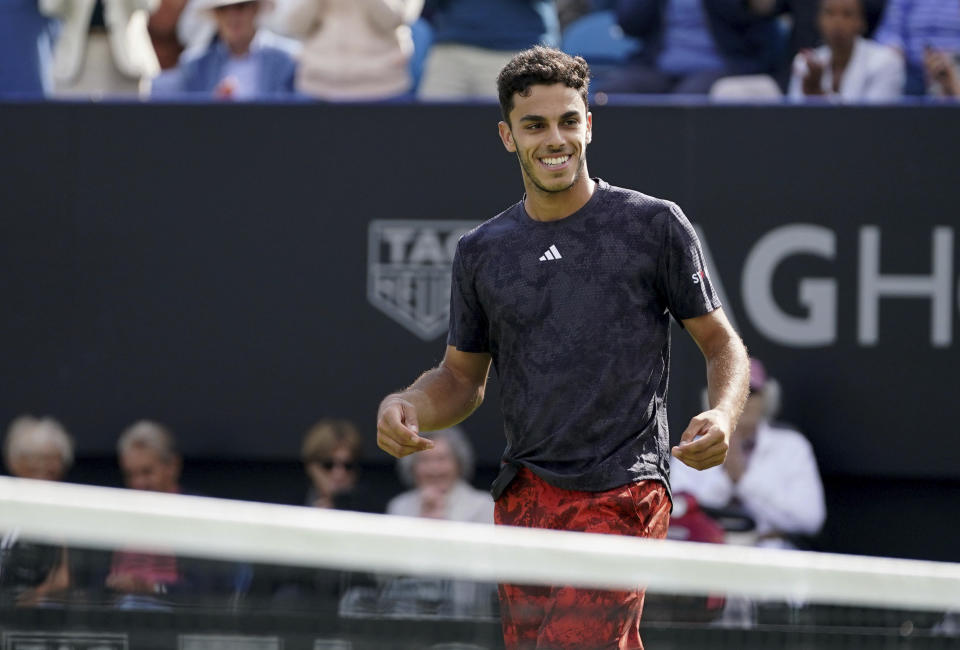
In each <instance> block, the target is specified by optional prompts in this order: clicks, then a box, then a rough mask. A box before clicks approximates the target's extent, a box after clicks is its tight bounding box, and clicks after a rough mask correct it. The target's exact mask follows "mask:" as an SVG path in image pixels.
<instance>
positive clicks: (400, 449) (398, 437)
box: [377, 345, 490, 458]
mask: <svg viewBox="0 0 960 650" xmlns="http://www.w3.org/2000/svg"><path fill="white" fill-rule="evenodd" d="M489 372H490V355H489V354H486V353H482V354H481V353H474V352H461V351H460V350H458V349H457V348H455V347H453V346H450V345H448V346H447V352H446V355H445V356H444V358H443V361H442V362H441V363H440V365H439V366H437V367H436V368H434V369H432V370H428V371H427V372H425V373H423V374H422V375H421V376H420V378H419V379H417V380H416V381H415V382H413V384H411V385H410V387H409V388H407V389H406V390H404V391H401V392H399V393H393V394H391V395H387V396H386V397H385V398H384V399H383V401H382V402H381V403H380V409H379V412H378V413H377V446H378V447H380V449H382V450H384V451H385V452H387V453H388V454H390V455H391V456H396V457H397V458H400V457H402V456H407V455H408V454H412V453H414V452H417V451H423V450H424V449H430V448H431V447H432V446H433V442H432V441H430V440H428V439H427V438H422V437H421V436H420V435H419V434H420V431H432V430H434V429H443V428H445V427H450V426H453V425H454V424H456V423H458V422H460V421H462V420H463V419H465V418H466V417H467V416H468V415H470V414H471V413H473V411H474V410H475V409H476V408H477V407H478V406H480V404H481V403H482V402H483V394H484V391H485V390H486V386H487V374H488V373H489Z"/></svg>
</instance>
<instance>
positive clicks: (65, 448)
mask: <svg viewBox="0 0 960 650" xmlns="http://www.w3.org/2000/svg"><path fill="white" fill-rule="evenodd" d="M3 459H4V462H5V464H6V466H7V470H9V472H10V474H12V475H13V476H16V477H18V478H29V479H39V480H45V481H60V480H63V478H64V477H65V476H66V474H67V470H69V469H70V466H71V465H72V464H73V440H72V439H71V437H70V434H68V433H67V431H66V430H65V429H64V428H63V426H62V425H61V424H60V423H59V422H57V421H56V420H54V419H53V418H49V417H45V418H35V417H33V416H30V415H24V416H21V417H18V418H17V419H15V420H14V421H13V422H11V423H10V427H9V428H8V429H7V436H6V439H5V440H4V444H3ZM0 551H2V555H3V557H2V563H3V565H4V571H3V582H2V587H3V588H4V590H5V591H6V590H10V591H11V592H12V593H14V594H15V600H16V604H17V605H18V606H32V605H37V604H39V603H41V602H43V601H44V600H47V599H49V598H52V597H55V596H57V595H58V594H61V593H63V592H65V591H66V590H67V589H69V587H70V568H69V563H68V556H67V549H66V548H65V547H63V546H49V545H46V544H33V543H30V542H23V541H20V540H18V539H17V535H16V532H15V531H12V532H7V533H4V534H2V541H0Z"/></svg>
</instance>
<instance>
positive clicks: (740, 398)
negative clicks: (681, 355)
mask: <svg viewBox="0 0 960 650" xmlns="http://www.w3.org/2000/svg"><path fill="white" fill-rule="evenodd" d="M705 357H706V363H707V398H708V400H709V403H710V408H711V409H718V410H721V411H723V412H724V413H726V414H727V416H728V417H729V418H730V425H731V430H733V429H734V428H736V425H737V421H738V420H739V419H740V413H741V412H742V411H743V405H744V404H745V403H746V401H747V393H748V392H749V386H750V360H749V358H748V357H747V350H746V348H745V347H744V345H743V342H742V341H741V340H740V337H739V336H737V335H736V333H734V332H732V330H731V332H730V336H727V337H726V339H725V340H724V341H723V342H721V343H719V344H718V345H716V346H715V347H714V348H713V349H711V350H710V352H709V353H707V354H706V355H705Z"/></svg>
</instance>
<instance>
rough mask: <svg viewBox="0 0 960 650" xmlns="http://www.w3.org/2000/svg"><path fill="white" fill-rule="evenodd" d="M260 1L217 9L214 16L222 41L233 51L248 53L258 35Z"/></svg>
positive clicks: (255, 0)
mask: <svg viewBox="0 0 960 650" xmlns="http://www.w3.org/2000/svg"><path fill="white" fill-rule="evenodd" d="M259 11H260V2H259V0H252V1H251V2H243V3H240V4H235V5H227V6H226V7H217V8H216V9H214V10H213V15H214V17H215V18H216V21H217V33H218V34H219V35H220V39H221V40H222V41H223V42H224V43H225V44H226V45H227V47H229V48H230V49H231V50H233V51H246V50H247V49H249V47H250V43H251V42H252V41H253V37H254V36H255V35H256V33H257V13H258V12H259Z"/></svg>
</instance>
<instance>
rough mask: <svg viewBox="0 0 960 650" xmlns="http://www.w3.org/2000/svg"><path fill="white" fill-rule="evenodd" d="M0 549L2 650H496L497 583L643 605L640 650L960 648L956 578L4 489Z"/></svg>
mask: <svg viewBox="0 0 960 650" xmlns="http://www.w3.org/2000/svg"><path fill="white" fill-rule="evenodd" d="M0 531H2V532H3V540H4V541H3V554H2V556H0V630H2V648H4V649H5V650H6V649H8V648H9V649H11V650H12V649H15V648H16V649H18V650H22V649H26V648H30V649H31V650H33V649H39V648H44V649H46V648H84V649H87V650H93V649H94V648H97V649H100V648H154V647H156V648H160V647H167V648H169V647H176V648H184V649H188V650H199V649H200V648H250V649H251V650H252V649H258V650H259V649H260V648H263V649H267V648H270V649H273V648H277V649H278V650H279V648H296V647H304V648H317V649H320V648H350V649H354V648H356V649H359V648H424V647H430V648H436V649H438V650H439V649H440V648H446V649H448V650H449V649H452V648H500V647H502V638H501V635H500V622H499V613H498V607H497V598H496V584H497V583H499V582H509V583H514V584H529V585H545V586H550V585H575V586H582V587H590V588H598V589H630V588H633V587H635V586H636V585H645V586H646V587H647V589H648V593H647V605H646V610H645V614H644V619H643V623H642V625H641V633H642V636H643V638H644V642H645V644H646V646H647V648H655V649H659V648H677V649H680V648H691V649H693V648H698V649H700V648H758V649H759V648H764V649H766V648H804V649H806V648H811V649H813V648H817V649H819V648H828V649H829V648H860V649H863V648H878V649H879V648H884V649H886V648H911V649H915V648H958V647H960V629H958V627H960V626H958V621H957V618H956V614H955V611H956V610H958V609H960V565H957V564H952V563H937V562H926V561H916V560H901V559H891V558H870V557H860V556H845V555H834V554H823V553H813V552H801V551H784V550H776V549H760V548H752V547H742V546H730V545H715V544H698V543H690V542H676V541H651V540H642V539H633V538H625V537H620V536H613V535H589V534H582V533H566V532H558V531H544V530H531V529H522V528H510V527H494V526H486V525H482V524H473V523H458V522H446V521H437V520H427V519H417V518H404V517H389V516H386V515H371V514H363V513H353V512H339V511H331V510H320V509H314V508H305V507H294V506H280V505H272V504H263V503H252V502H241V501H231V500H225V499H214V498H205V497H193V496H182V495H169V494H157V493H148V492H139V491H129V490H120V489H112V488H101V487H93V486H80V485H71V484H61V483H49V482H43V481H30V480H25V479H13V478H6V477H4V478H0ZM60 565H64V566H66V567H68V569H69V577H68V578H64V577H63V576H62V575H61V576H58V575H57V574H58V571H57V567H58V566H60ZM118 567H126V568H130V567H137V568H138V569H139V571H140V573H141V574H142V575H146V576H150V577H153V578H158V579H156V580H154V581H153V582H152V583H150V581H149V580H144V584H142V585H130V584H123V583H120V584H118V583H117V579H116V574H119V573H121V571H119V569H118ZM134 573H136V571H134ZM167 575H175V576H176V579H175V580H168V579H164V576H167ZM58 580H59V581H60V582H58ZM63 580H66V582H63ZM38 584H44V585H47V588H46V589H45V590H41V591H43V592H44V593H42V594H40V595H38V594H37V590H36V586H37V585H38ZM158 585H159V586H160V587H162V588H158V587H157V586H158ZM582 615H583V616H585V617H587V616H590V613H589V612H586V611H584V612H582ZM582 647H583V648H590V647H591V644H590V640H589V639H584V641H583V646H582Z"/></svg>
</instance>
